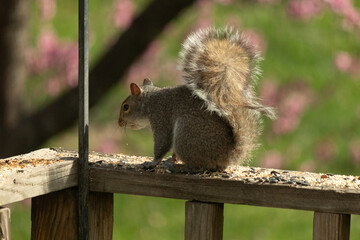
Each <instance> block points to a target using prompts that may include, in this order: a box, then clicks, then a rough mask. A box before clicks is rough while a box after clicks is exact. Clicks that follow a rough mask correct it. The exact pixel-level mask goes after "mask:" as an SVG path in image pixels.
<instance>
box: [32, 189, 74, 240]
mask: <svg viewBox="0 0 360 240" xmlns="http://www.w3.org/2000/svg"><path fill="white" fill-rule="evenodd" d="M31 239H32V240H42V239H59V240H76V239H77V189H76V188H71V189H66V190H62V191H58V192H53V193H49V194H45V195H42V196H38V197H35V198H33V199H32V202H31Z"/></svg>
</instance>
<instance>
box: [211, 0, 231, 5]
mask: <svg viewBox="0 0 360 240" xmlns="http://www.w3.org/2000/svg"><path fill="white" fill-rule="evenodd" d="M215 2H218V3H220V4H223V5H230V4H232V3H234V0H215Z"/></svg>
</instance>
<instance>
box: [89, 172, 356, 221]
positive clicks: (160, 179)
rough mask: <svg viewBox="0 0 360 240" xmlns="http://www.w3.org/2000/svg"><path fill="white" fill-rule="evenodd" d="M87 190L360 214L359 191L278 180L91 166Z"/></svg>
mask: <svg viewBox="0 0 360 240" xmlns="http://www.w3.org/2000/svg"><path fill="white" fill-rule="evenodd" d="M90 190H91V191H99V192H113V193H125V194H135V195H145V196H156V197H166V198H177V199H185V200H196V201H201V202H217V203H234V204H247V205H255V206H265V207H279V208H290V209H301V210H312V211H322V212H337V213H352V214H360V204H359V202H360V192H358V191H355V190H353V191H337V190H336V189H326V190H325V189H320V188H314V187H306V186H297V185H280V184H251V183H246V182H244V181H237V180H231V179H222V178H209V177H201V176H194V175H185V174H182V175H179V174H155V173H152V172H137V171H130V170H123V169H121V168H120V169H113V168H101V167H92V168H90Z"/></svg>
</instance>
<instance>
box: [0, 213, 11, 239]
mask: <svg viewBox="0 0 360 240" xmlns="http://www.w3.org/2000/svg"><path fill="white" fill-rule="evenodd" d="M0 240H10V209H9V208H4V207H0Z"/></svg>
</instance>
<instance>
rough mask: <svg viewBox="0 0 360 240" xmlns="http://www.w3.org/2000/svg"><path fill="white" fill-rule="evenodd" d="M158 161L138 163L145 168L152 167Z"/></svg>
mask: <svg viewBox="0 0 360 240" xmlns="http://www.w3.org/2000/svg"><path fill="white" fill-rule="evenodd" d="M159 163H160V161H156V162H155V161H152V162H143V163H142V164H140V167H141V168H143V169H145V170H148V169H154V168H155V167H156V166H157V165H158V164H159Z"/></svg>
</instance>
